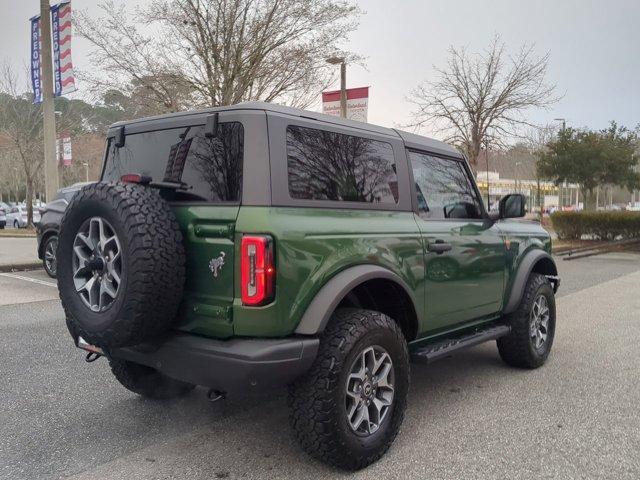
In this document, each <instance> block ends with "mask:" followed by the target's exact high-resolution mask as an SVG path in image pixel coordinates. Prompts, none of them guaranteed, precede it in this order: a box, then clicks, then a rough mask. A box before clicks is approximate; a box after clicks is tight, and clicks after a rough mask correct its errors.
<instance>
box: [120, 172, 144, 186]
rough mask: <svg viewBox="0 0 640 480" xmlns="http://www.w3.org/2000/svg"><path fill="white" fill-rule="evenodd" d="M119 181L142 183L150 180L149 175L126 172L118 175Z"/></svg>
mask: <svg viewBox="0 0 640 480" xmlns="http://www.w3.org/2000/svg"><path fill="white" fill-rule="evenodd" d="M120 181H121V182H124V183H140V184H143V185H144V184H147V183H150V182H151V177H147V176H146V175H140V174H139V173H127V174H125V175H122V176H121V177H120Z"/></svg>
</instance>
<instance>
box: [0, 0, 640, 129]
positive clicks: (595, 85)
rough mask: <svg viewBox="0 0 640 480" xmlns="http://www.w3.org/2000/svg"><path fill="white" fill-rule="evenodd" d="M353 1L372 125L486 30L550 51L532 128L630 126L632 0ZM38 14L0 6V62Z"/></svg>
mask: <svg viewBox="0 0 640 480" xmlns="http://www.w3.org/2000/svg"><path fill="white" fill-rule="evenodd" d="M2 3H9V0H2ZM52 3H53V2H52ZM97 3H98V1H97V0H73V7H74V8H87V9H89V11H90V12H93V11H97V10H96V4H97ZM128 3H133V2H128ZM359 5H360V6H361V7H362V9H363V10H365V11H366V14H365V15H363V16H362V18H361V20H360V27H359V28H358V30H357V31H356V32H354V33H353V34H352V36H351V40H350V42H349V44H348V45H346V47H347V48H348V49H349V50H351V51H353V52H355V53H358V54H360V55H363V56H364V57H366V65H367V69H366V70H365V69H363V68H361V67H356V66H353V67H350V68H349V69H348V73H347V83H348V86H349V87H358V86H365V85H369V86H370V87H371V89H370V103H369V121H370V122H372V123H376V124H380V125H386V126H393V125H396V124H405V123H407V122H409V119H410V116H409V114H410V112H411V108H412V106H411V104H409V103H408V102H407V101H406V100H405V97H406V96H407V94H408V93H409V92H410V91H411V90H412V89H413V88H414V87H415V86H416V85H417V84H418V83H419V82H420V81H423V80H425V79H427V80H428V79H430V78H433V75H434V72H433V66H434V65H436V66H443V65H445V63H446V58H447V48H448V47H449V46H450V45H456V46H467V47H468V49H469V50H470V51H473V52H475V51H481V50H483V49H484V48H485V47H486V46H487V44H488V43H489V42H490V40H491V38H492V37H493V36H494V35H495V34H499V35H500V36H501V37H502V39H503V40H504V41H505V42H506V43H507V45H508V47H509V48H510V49H512V50H516V49H517V48H518V47H519V46H520V45H521V44H523V43H524V42H527V43H535V45H536V50H537V52H538V53H539V54H540V55H542V54H544V53H545V52H547V51H549V52H550V54H551V59H550V65H549V73H548V81H549V82H551V83H554V84H556V85H557V88H558V93H559V94H561V95H563V96H564V97H563V98H562V100H561V101H560V102H558V103H557V104H556V105H555V106H554V107H553V108H552V109H550V110H549V111H544V110H541V111H532V112H530V113H529V116H530V118H531V119H532V120H533V121H534V122H537V123H540V124H545V123H552V122H553V119H554V118H557V117H565V118H566V119H567V122H568V124H569V125H573V126H588V127H591V128H603V127H605V126H606V124H607V123H608V122H609V121H610V120H616V121H618V122H619V123H621V124H623V125H627V126H629V127H634V126H636V125H637V124H638V123H640V92H639V88H638V87H639V84H640V57H639V55H638V48H639V45H640V1H639V0H607V1H605V0H599V1H595V0H535V1H531V0H395V1H389V0H360V1H359ZM38 8H39V1H38V0H22V1H20V2H11V8H5V9H3V15H2V17H0V45H1V49H0V60H8V61H10V62H12V63H14V64H16V65H23V64H25V63H26V62H28V59H29V23H28V19H29V17H31V16H33V15H35V14H36V13H38ZM89 50H90V49H89V47H88V45H87V44H86V43H84V42H83V41H82V40H81V39H74V46H73V60H74V63H75V65H76V66H78V67H80V68H87V67H88V52H89ZM78 86H79V88H82V84H81V83H80V84H79V85H78ZM336 87H337V85H336Z"/></svg>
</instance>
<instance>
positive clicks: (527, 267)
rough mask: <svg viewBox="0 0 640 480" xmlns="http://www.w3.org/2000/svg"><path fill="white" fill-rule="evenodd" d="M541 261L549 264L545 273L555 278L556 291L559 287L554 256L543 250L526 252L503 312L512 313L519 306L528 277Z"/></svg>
mask: <svg viewBox="0 0 640 480" xmlns="http://www.w3.org/2000/svg"><path fill="white" fill-rule="evenodd" d="M540 261H543V262H545V263H546V264H547V271H546V272H544V275H547V276H549V277H552V278H553V283H554V292H555V291H556V290H557V289H558V284H559V279H558V278H557V276H558V268H557V267H556V262H555V261H554V260H553V257H552V256H551V255H549V254H548V253H547V252H545V251H543V250H532V251H530V252H529V253H526V254H525V256H524V258H523V259H522V261H520V266H519V267H518V271H517V273H516V275H515V279H514V281H513V284H512V287H511V294H510V295H509V301H508V302H507V304H506V306H505V308H504V310H503V312H502V313H503V314H505V315H506V314H508V313H512V312H514V311H515V310H516V309H517V308H518V305H519V304H520V300H521V299H522V294H523V292H524V287H525V285H526V284H527V279H528V278H529V275H531V272H532V271H533V268H534V267H535V265H536V264H537V263H538V262H540Z"/></svg>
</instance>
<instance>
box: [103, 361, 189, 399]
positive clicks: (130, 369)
mask: <svg viewBox="0 0 640 480" xmlns="http://www.w3.org/2000/svg"><path fill="white" fill-rule="evenodd" d="M109 365H110V366H111V372H113V375H114V376H115V377H116V380H118V382H120V383H121V384H122V386H123V387H125V388H126V389H127V390H129V391H131V392H133V393H137V394H138V395H140V396H142V397H146V398H154V399H158V400H161V399H169V398H175V397H180V396H182V395H185V394H187V393H189V392H190V391H191V390H193V389H194V388H195V385H191V384H190V383H185V382H181V381H179V380H174V379H173V378H169V377H167V376H166V375H163V374H162V373H160V372H158V371H157V370H154V369H153V368H151V367H147V366H145V365H139V364H137V363H133V362H127V361H126V360H118V359H115V358H112V359H111V360H110V361H109Z"/></svg>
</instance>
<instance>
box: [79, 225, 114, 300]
mask: <svg viewBox="0 0 640 480" xmlns="http://www.w3.org/2000/svg"><path fill="white" fill-rule="evenodd" d="M121 253H122V249H121V246H120V241H119V240H118V236H117V235H116V233H115V230H114V229H113V227H112V226H111V224H109V222H107V221H106V220H105V219H104V218H102V217H91V218H89V219H88V220H87V221H85V222H84V223H83V224H82V226H81V227H80V230H79V231H78V233H77V234H76V237H75V240H74V242H73V255H72V271H73V283H74V286H75V289H76V292H77V293H78V295H79V296H80V298H81V299H82V301H83V303H84V304H85V305H86V306H87V307H88V308H89V309H91V310H92V311H94V312H102V311H104V310H106V309H107V308H109V307H110V306H111V305H112V304H113V302H114V300H115V299H116V297H117V295H118V290H119V288H120V279H121V276H122V259H121Z"/></svg>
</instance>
